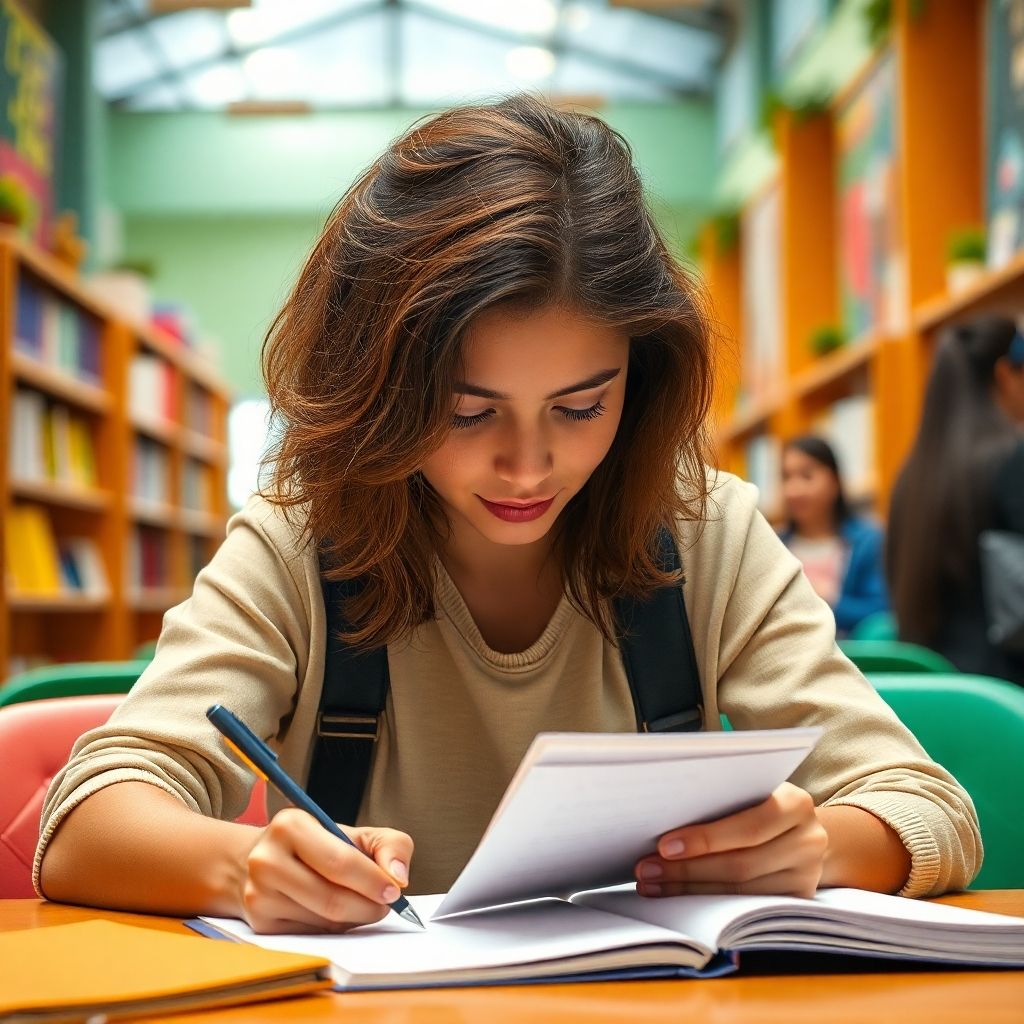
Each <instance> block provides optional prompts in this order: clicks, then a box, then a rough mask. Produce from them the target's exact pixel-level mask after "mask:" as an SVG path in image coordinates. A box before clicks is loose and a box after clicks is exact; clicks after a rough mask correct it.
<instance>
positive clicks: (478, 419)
mask: <svg viewBox="0 0 1024 1024" xmlns="http://www.w3.org/2000/svg"><path fill="white" fill-rule="evenodd" d="M555 408H556V409H557V410H558V411H559V412H560V413H561V414H562V415H563V416H564V417H565V418H566V419H567V420H569V421H570V422H572V423H582V422H585V421H587V420H596V419H597V417H598V416H602V415H604V412H605V405H604V402H602V401H600V400H599V401H597V402H595V403H594V404H593V405H591V406H590V407H589V408H586V409H569V408H566V407H565V406H562V405H559V406H555ZM493 415H494V410H493V409H484V411H483V412H478V413H475V414H474V415H472V416H460V415H459V414H458V413H455V415H453V416H452V426H453V427H455V428H456V429H459V430H464V429H466V428H467V427H476V426H479V425H480V424H481V423H484V422H485V421H486V420H489V419H490V418H491V417H492V416H493Z"/></svg>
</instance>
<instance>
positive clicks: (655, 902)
mask: <svg viewBox="0 0 1024 1024" xmlns="http://www.w3.org/2000/svg"><path fill="white" fill-rule="evenodd" d="M573 902H574V903H576V904H579V905H581V906H587V907H591V908H595V909H600V910H605V911H607V912H608V913H611V914H616V915H621V916H627V917H633V918H635V919H637V920H642V921H646V922H647V923H649V924H654V925H657V926H659V927H662V928H668V929H670V930H675V931H679V932H682V933H684V934H687V935H690V936H692V937H693V938H694V939H696V940H697V941H699V942H701V943H702V944H704V945H706V946H708V947H709V948H712V949H714V948H717V947H721V948H723V949H749V948H757V947H761V948H780V947H784V946H785V945H786V944H787V943H789V942H798V943H800V944H801V945H803V946H804V948H811V946H814V947H816V948H827V947H832V948H841V949H848V950H850V951H857V950H865V951H866V950H875V951H876V952H885V953H889V954H892V953H898V952H904V953H911V952H919V953H922V954H924V955H931V956H935V957H943V958H945V959H950V960H954V961H955V960H964V961H968V960H973V961H976V962H986V963H987V962H999V961H1002V962H1010V961H1011V960H1012V961H1013V962H1024V918H1019V917H1009V916H1005V915H1002V914H990V913H985V912H983V911H978V910H969V909H967V908H964V907H952V906H946V905H945V904H939V903H928V902H924V901H921V900H912V899H906V898H904V897H901V896H888V895H885V894H883V893H875V892H867V891H865V890H862V889H847V888H837V889H820V890H819V891H818V892H817V893H816V895H815V897H814V898H813V899H810V900H808V899H799V898H797V897H791V896H728V895H724V896H672V897H667V898H664V899H648V898H645V897H642V896H639V895H637V893H636V891H635V889H634V888H633V887H632V886H620V887H616V888H613V889H603V890H600V891H597V892H587V893H579V894H577V895H575V896H574V897H573ZM1007 958H1010V959H1009V960H1008V959H1007Z"/></svg>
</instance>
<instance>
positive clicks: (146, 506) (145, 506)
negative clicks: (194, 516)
mask: <svg viewBox="0 0 1024 1024" xmlns="http://www.w3.org/2000/svg"><path fill="white" fill-rule="evenodd" d="M130 511H131V517H132V519H134V520H135V522H137V523H144V524H146V525H147V526H160V527H164V528H166V529H173V528H174V527H176V526H177V525H178V523H179V520H180V518H181V513H180V511H179V510H178V508H177V507H176V506H174V505H168V504H166V503H165V502H161V501H147V500H146V499H145V498H132V500H131V505H130Z"/></svg>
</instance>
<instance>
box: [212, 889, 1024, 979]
mask: <svg viewBox="0 0 1024 1024" xmlns="http://www.w3.org/2000/svg"><path fill="white" fill-rule="evenodd" d="M442 899H443V897H441V896H411V897H409V902H410V903H412V905H413V907H414V908H415V910H416V912H417V913H418V914H419V915H420V917H421V918H423V919H424V920H427V919H428V918H431V917H433V915H434V914H435V912H436V909H437V908H438V907H439V906H440V904H441V901H442ZM204 921H205V922H206V924H205V925H204V926H203V927H204V930H206V929H209V932H208V933H210V934H217V933H219V934H220V935H222V936H224V937H230V938H234V939H237V940H241V941H244V942H252V943H256V944H257V945H261V946H265V947H267V948H270V949H280V950H289V951H291V952H303V953H315V954H316V955H318V956H324V957H327V958H328V959H330V960H331V961H332V962H333V963H334V977H335V981H336V983H337V984H338V985H339V986H340V987H342V988H353V989H354V988H404V987H425V986H431V985H473V984H477V985H480V984H491V985H493V984H499V983H508V982H511V981H580V980H587V979H588V978H591V979H598V978H603V979H607V978H634V977H686V976H713V975H719V974H725V973H728V972H729V971H732V970H734V969H735V965H736V962H737V954H739V953H741V952H743V951H745V950H764V949H772V950H793V951H817V952H820V951H824V952H832V953H836V952H839V953H855V954H862V955H865V956H881V957H897V958H901V959H910V960H924V961H937V962H944V963H950V964H974V965H1004V966H1015V967H1024V918H1018V917H1004V916H1002V915H999V914H986V913H981V912H979V911H974V910H964V909H961V908H959V907H949V906H944V905H942V904H937V903H922V902H918V901H916V900H908V899H902V898H900V897H898V896H882V895H879V894H878V893H871V892H862V891H861V890H858V889H823V890H821V891H820V892H819V893H818V894H817V895H816V896H815V898H814V899H812V900H806V899H797V898H794V897H780V896H675V897H669V898H665V899H657V900H654V899H648V898H646V897H643V896H638V895H637V894H636V892H635V890H634V889H633V887H632V886H618V887H613V888H607V889H601V890H592V891H589V892H585V893H580V894H577V895H576V896H573V897H572V898H571V899H570V900H568V901H565V900H555V899H548V900H538V901H534V902H530V903H522V904H516V905H513V906H505V907H501V908H498V909H494V910H487V911H478V912H472V913H465V914H458V915H456V916H454V917H445V918H442V919H437V918H436V917H435V918H434V919H433V920H431V921H430V923H429V924H428V925H427V928H426V930H425V931H420V930H419V929H417V928H414V927H412V926H411V925H407V924H406V923H405V922H404V921H402V920H400V919H399V918H397V917H396V916H395V915H393V914H392V915H389V919H386V920H384V921H381V922H380V923H378V924H375V925H369V926H366V927H364V928H359V929H357V930H355V931H353V932H350V933H348V934H347V935H329V936H328V935H325V936H308V935H256V934H255V933H254V932H252V931H251V930H250V929H249V928H248V927H247V926H246V925H245V924H243V923H242V922H240V921H235V920H230V919H225V918H206V919H204Z"/></svg>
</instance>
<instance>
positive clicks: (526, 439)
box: [494, 425, 554, 497]
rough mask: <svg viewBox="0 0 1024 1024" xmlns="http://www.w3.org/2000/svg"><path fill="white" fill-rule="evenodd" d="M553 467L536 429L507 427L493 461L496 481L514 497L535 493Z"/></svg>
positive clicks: (543, 436) (547, 445)
mask: <svg viewBox="0 0 1024 1024" xmlns="http://www.w3.org/2000/svg"><path fill="white" fill-rule="evenodd" d="M553 466H554V459H553V453H552V451H551V445H550V443H549V439H548V437H547V435H546V433H545V431H544V430H543V429H542V428H541V427H540V426H539V425H532V426H524V425H518V426H510V428H509V430H508V431H507V432H506V434H505V436H504V437H503V438H502V441H501V445H500V448H499V450H498V452H497V453H496V455H495V459H494V469H495V472H496V473H497V475H498V477H499V478H500V479H501V480H503V481H504V482H505V483H507V484H509V485H510V486H511V487H512V488H513V489H514V490H515V492H516V495H531V494H534V493H536V492H537V490H538V489H539V488H540V487H541V486H542V484H543V483H544V481H545V480H547V478H548V477H549V476H551V471H552V468H553ZM516 495H507V497H514V496H516Z"/></svg>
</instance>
